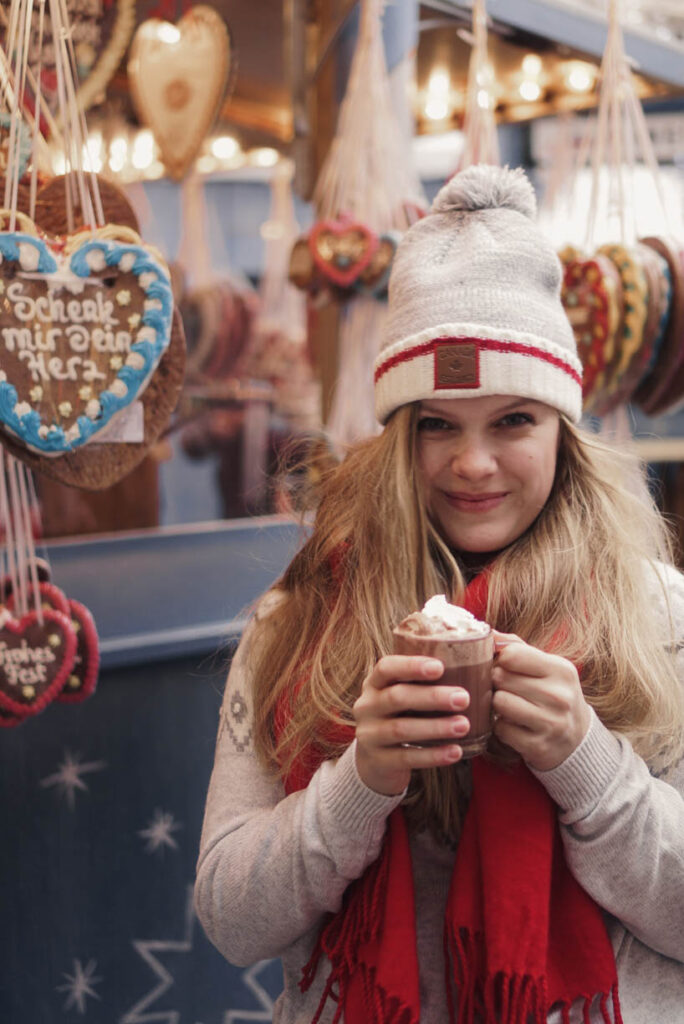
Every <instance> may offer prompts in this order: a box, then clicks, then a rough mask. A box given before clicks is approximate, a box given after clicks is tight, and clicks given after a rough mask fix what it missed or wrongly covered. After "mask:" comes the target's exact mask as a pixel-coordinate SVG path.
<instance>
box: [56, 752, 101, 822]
mask: <svg viewBox="0 0 684 1024" xmlns="http://www.w3.org/2000/svg"><path fill="white" fill-rule="evenodd" d="M106 767H107V763H106V761H85V762H81V755H80V754H72V753H71V751H70V750H65V751H64V761H63V762H62V764H60V765H59V766H58V769H57V771H56V772H55V773H54V774H53V775H48V776H47V777H46V778H44V779H41V780H40V784H41V786H43V787H48V786H57V787H58V788H59V791H60V793H62V794H63V795H64V796H65V797H66V800H67V803H68V804H69V808H70V810H72V811H73V809H74V806H75V803H76V790H77V789H82V790H84V791H85V792H86V793H87V792H88V787H87V786H86V784H85V782H84V781H83V779H82V778H81V776H82V775H85V774H86V772H100V771H102V769H103V768H106Z"/></svg>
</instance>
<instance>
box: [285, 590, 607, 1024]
mask: <svg viewBox="0 0 684 1024" xmlns="http://www.w3.org/2000/svg"><path fill="white" fill-rule="evenodd" d="M463 603H464V606H465V607H466V608H467V609H468V610H469V611H471V612H472V613H473V614H474V615H476V616H477V617H478V618H484V617H485V612H486V606H487V578H486V575H485V574H481V575H480V576H477V577H476V578H475V579H474V580H473V581H472V582H471V583H470V584H469V586H468V588H467V590H466V595H465V600H464V602H463ZM279 711H280V714H279V716H278V718H279V723H278V725H279V726H280V727H282V724H283V719H282V717H281V715H282V709H279ZM277 728H278V726H277ZM278 731H279V730H278ZM339 738H340V739H341V740H348V741H349V742H351V740H352V739H353V730H352V729H348V730H344V733H343V734H341V735H340V736H339ZM318 763H320V758H319V759H317V758H316V755H315V751H311V750H308V751H305V753H304V755H303V756H302V757H301V758H300V759H299V760H298V762H297V763H296V764H295V765H294V768H293V770H292V771H291V772H290V773H289V775H288V777H287V779H286V789H287V792H288V793H290V792H294V791H296V790H298V789H303V788H304V787H305V786H306V785H307V784H308V782H309V780H310V778H311V776H312V774H313V772H314V771H315V769H316V767H317V765H318ZM472 771H473V792H472V797H471V800H470V805H469V808H468V812H467V814H466V817H465V821H464V825H463V831H462V834H461V838H460V841H459V844H458V850H457V852H456V859H455V863H454V870H453V874H452V878H451V886H450V889H449V896H448V900H447V907H446V914H445V921H444V949H445V965H446V981H445V984H446V989H447V1000H448V1005H449V1016H450V1020H451V1021H453V1020H454V1019H455V1016H454V1014H455V1009H456V1008H457V1009H458V1024H475V1022H480V1024H530V1022H534V1024H546V1019H547V1013H548V1011H549V1010H550V1008H551V1007H552V1006H554V1005H555V1004H559V1005H560V1007H561V1009H562V1014H563V1022H564V1024H569V1020H570V1018H569V1008H570V1005H571V1004H572V1003H573V1002H574V1001H575V1000H577V999H583V1000H584V1020H585V1021H586V1022H588V1021H589V1009H590V1006H591V1004H592V1003H593V1001H594V999H598V1001H599V1005H600V1011H601V1017H602V1020H603V1021H604V1022H605V1024H612V1021H614V1024H622V1017H621V1014H620V1007H619V1001H618V994H617V973H616V968H615V959H614V956H613V950H612V947H611V945H610V941H609V939H608V935H607V932H606V928H605V924H604V921H603V918H602V916H601V911H600V910H599V908H598V906H597V905H596V904H595V903H594V901H593V900H592V899H591V897H590V896H588V895H587V893H586V892H585V891H584V889H582V887H581V886H580V885H579V883H578V882H577V881H576V880H575V878H574V876H573V875H572V874H571V873H570V870H569V869H568V866H567V864H566V862H565V857H564V853H563V846H562V840H561V836H560V831H559V827H558V822H557V809H556V807H555V805H554V803H553V802H552V801H551V799H550V797H549V796H548V795H547V793H546V790H545V789H544V787H543V786H542V785H541V783H539V782H538V781H537V779H536V778H535V777H534V776H533V775H532V774H531V772H529V771H528V769H527V768H526V767H525V766H524V764H522V762H520V763H519V764H517V765H516V766H515V767H514V768H512V769H511V768H501V767H498V766H497V765H494V764H492V763H491V762H490V761H488V760H486V759H485V758H481V757H480V758H476V759H475V760H474V761H473V764H472ZM323 955H325V957H327V959H328V961H329V962H330V965H331V970H330V973H329V976H328V979H327V983H326V986H325V990H324V992H323V996H322V998H321V1001H320V1004H319V1006H318V1009H317V1011H316V1014H315V1015H314V1018H313V1021H312V1024H316V1022H317V1021H319V1020H320V1016H321V1013H322V1012H323V1008H324V1006H325V1004H326V1003H327V1001H328V999H329V998H332V999H334V1000H336V1001H337V1004H338V1005H337V1010H336V1013H335V1017H334V1021H335V1022H338V1021H340V1020H341V1019H342V1013H343V1012H344V1020H345V1021H346V1024H390V1022H391V1024H418V1022H419V1020H420V999H419V987H418V958H417V954H416V923H415V914H414V898H413V871H412V865H411V854H410V848H409V841H408V832H407V828H406V822H405V819H404V815H403V812H402V810H401V808H398V809H397V810H395V811H394V812H393V813H392V814H391V815H390V818H389V823H388V828H387V833H386V836H385V840H384V843H383V847H382V850H381V853H380V856H379V857H378V859H377V860H376V861H375V862H374V863H373V864H371V865H370V867H369V868H368V869H367V870H366V872H365V873H364V874H363V875H362V876H361V878H359V879H357V881H355V882H353V883H352V884H351V885H350V886H349V887H348V889H347V891H346V893H345V896H344V903H343V906H342V909H341V910H340V911H339V912H338V913H337V914H335V915H331V916H329V917H328V918H327V919H326V921H325V922H324V924H323V927H322V929H321V932H320V934H319V936H318V941H317V944H316V947H315V949H314V951H313V954H312V956H311V959H310V961H309V963H308V964H307V965H306V966H305V968H304V971H303V978H302V981H301V982H300V987H301V989H302V991H304V992H305V991H306V990H307V989H308V988H309V987H310V986H311V984H312V982H313V980H314V977H315V975H316V972H317V970H318V968H319V965H320V960H321V957H322V956H323ZM609 998H610V999H612V1004H613V1018H612V1019H611V1016H610V1013H609V1009H608V1001H609Z"/></svg>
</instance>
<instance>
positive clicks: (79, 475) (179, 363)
mask: <svg viewBox="0 0 684 1024" xmlns="http://www.w3.org/2000/svg"><path fill="white" fill-rule="evenodd" d="M184 368H185V337H184V334H183V322H182V320H181V317H180V313H179V312H178V310H174V315H173V325H172V328H171V344H170V345H169V347H168V349H167V350H166V352H165V353H164V355H163V356H162V359H161V362H160V364H159V366H158V367H157V369H156V371H155V372H154V374H153V375H152V380H151V381H150V383H149V384H148V385H147V386H146V388H145V390H144V392H143V394H142V399H141V400H142V406H143V418H144V435H145V439H144V441H143V442H142V443H139V442H136V441H130V442H129V441H126V442H120V443H114V442H108V441H101V442H98V443H97V444H86V445H83V447H81V448H78V449H77V450H76V451H74V452H67V453H66V454H65V455H61V456H60V457H59V458H58V459H55V458H50V457H48V456H45V455H38V454H36V453H35V452H32V451H30V450H29V449H28V448H26V447H25V446H24V445H22V444H19V443H16V442H14V441H13V440H12V438H11V436H10V435H9V434H8V433H7V432H6V431H4V430H0V440H1V441H2V444H3V445H4V446H5V448H7V450H8V451H9V452H10V453H11V454H12V455H14V456H15V458H18V459H21V460H22V461H23V462H25V463H26V464H27V465H28V466H30V468H31V469H33V470H36V471H37V472H39V473H42V474H43V475H44V476H48V477H50V478H51V479H52V480H57V481H59V482H60V483H62V484H66V485H67V486H69V487H78V488H80V489H82V490H87V491H101V490H104V489H106V488H108V487H111V486H112V485H114V484H116V483H118V481H119V480H121V479H122V478H123V477H124V476H126V475H127V474H128V473H130V472H131V471H132V470H133V469H135V467H136V466H137V465H138V464H139V463H140V462H141V461H142V460H143V459H144V458H145V455H146V454H147V452H148V449H149V447H150V445H152V444H154V442H155V441H156V440H157V439H158V438H159V436H160V434H161V433H162V431H163V429H164V427H165V426H166V424H167V423H168V420H169V417H170V415H171V413H172V412H173V410H174V409H175V407H176V405H177V403H178V398H179V395H180V391H181V388H182V386H183V374H184ZM0 425H1V424H0ZM111 500H112V501H115V500H117V499H116V497H112V499H111Z"/></svg>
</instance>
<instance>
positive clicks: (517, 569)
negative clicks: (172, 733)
mask: <svg viewBox="0 0 684 1024" xmlns="http://www.w3.org/2000/svg"><path fill="white" fill-rule="evenodd" d="M416 423H417V405H409V406H404V407H402V408H400V409H398V410H397V412H396V413H395V414H394V415H393V416H392V418H391V419H390V421H389V422H388V424H387V426H386V427H385V429H384V431H383V433H382V434H380V435H379V436H377V437H375V438H372V439H369V440H366V441H363V442H361V443H360V444H358V445H357V446H355V447H354V448H353V449H352V450H351V451H350V452H349V454H348V455H347V457H346V458H345V459H344V461H342V462H341V463H340V464H339V465H338V466H336V467H335V468H334V469H331V470H329V471H328V472H327V473H326V474H325V476H324V478H323V480H322V481H321V485H320V488H319V501H318V506H317V510H316V516H315V523H314V527H313V532H312V534H311V536H310V538H309V539H308V540H307V541H306V543H305V544H304V545H303V547H302V548H301V550H300V551H299V553H298V554H297V555H296V556H295V558H294V559H293V561H292V562H291V564H290V566H289V567H288V569H287V570H286V571H285V573H284V575H283V576H282V578H281V579H280V580H279V581H278V583H277V588H278V589H279V590H280V591H281V593H282V595H283V596H282V600H281V601H280V602H279V603H278V604H277V606H276V608H275V609H274V611H273V612H272V613H271V614H270V615H268V616H266V617H264V618H263V619H262V620H260V621H258V622H257V623H256V624H255V626H254V634H253V641H252V643H251V645H250V651H251V654H250V658H251V674H252V677H253V679H254V707H255V725H256V728H255V736H256V749H257V752H258V754H259V756H260V757H261V759H262V761H263V762H264V764H265V765H267V766H269V767H270V768H271V769H274V770H276V771H278V772H280V773H282V774H285V773H287V771H288V770H289V768H290V767H291V765H292V763H293V761H294V760H295V759H296V758H297V757H298V756H299V755H300V754H301V753H302V751H304V750H305V749H307V748H309V747H310V746H311V745H312V744H313V745H315V746H316V747H317V749H318V751H319V753H320V755H321V756H323V757H326V758H328V757H335V756H338V755H339V754H340V753H341V751H342V749H343V746H344V744H342V743H341V742H340V741H339V738H338V739H335V738H334V729H332V728H331V726H335V725H339V724H340V723H348V724H352V721H353V720H352V715H351V708H352V705H353V703H354V701H355V699H356V697H357V696H358V694H359V692H360V688H361V684H362V682H363V679H364V678H365V676H366V675H367V674H368V672H369V671H370V669H371V668H372V666H373V665H374V664H375V662H376V661H377V659H378V658H379V657H380V656H381V655H383V654H386V653H388V652H389V651H390V650H391V630H392V627H393V626H394V625H395V624H396V623H397V622H399V621H400V620H401V619H402V618H404V617H405V616H406V615H407V614H408V613H409V612H411V611H414V610H415V609H416V608H420V607H422V605H423V603H424V602H425V600H426V599H427V598H428V597H430V596H431V595H432V594H434V593H439V592H446V593H447V594H451V598H452V600H454V601H456V602H459V601H460V600H461V599H462V597H463V593H464V589H465V581H464V578H463V574H462V572H461V569H460V568H459V564H458V560H457V558H456V557H454V555H453V554H452V552H451V551H449V549H448V548H447V547H446V545H445V544H444V542H443V541H442V540H441V538H440V537H439V536H438V534H437V533H436V531H435V530H434V528H433V526H432V524H431V522H430V519H429V516H428V512H427V510H426V507H425V501H424V499H423V494H422V485H421V482H420V475H419V473H418V471H417V458H416V440H415V439H416ZM633 466H634V463H633V460H631V459H630V458H628V457H626V456H621V455H619V454H618V453H617V452H616V451H615V450H614V449H613V448H611V447H608V446H606V445H604V444H603V443H602V442H601V441H600V440H599V439H597V438H596V437H595V436H594V435H590V434H588V433H586V432H585V431H583V430H580V429H578V428H575V427H573V426H572V424H570V423H569V422H568V421H567V420H565V419H564V418H563V417H561V427H560V442H559V453H558V464H557V469H556V475H555V480H554V485H553V488H552V491H551V494H550V496H549V499H548V501H547V503H546V506H545V507H544V509H543V510H542V512H541V513H540V515H539V516H538V518H537V519H536V520H535V522H534V524H533V525H532V527H530V529H529V530H527V531H526V533H524V534H523V535H522V536H521V537H520V538H518V540H516V541H515V542H514V543H513V544H512V545H510V547H508V548H507V549H506V550H505V551H503V552H502V553H501V554H500V555H499V556H498V557H497V558H496V559H495V561H494V562H493V563H492V566H491V576H490V583H489V597H488V608H487V620H488V621H489V622H490V623H491V624H492V625H493V626H494V627H496V628H497V629H501V630H503V631H505V632H514V633H517V634H518V635H519V636H521V637H522V638H523V639H524V640H526V641H527V642H529V643H531V644H534V645H535V646H538V647H540V648H542V649H548V648H549V646H550V645H553V648H554V650H555V651H556V652H557V653H559V654H562V655H564V656H565V657H567V658H569V659H570V660H572V661H573V662H574V663H575V664H577V665H579V666H581V670H582V685H583V689H584V693H585V695H586V698H587V700H588V701H589V703H591V704H592V705H593V707H594V708H595V709H596V712H597V714H598V716H599V718H600V719H601V720H602V721H603V722H604V723H605V724H606V725H607V726H608V727H609V728H611V729H615V730H618V731H620V732H622V733H624V734H626V735H627V736H628V737H629V739H630V740H631V742H632V743H633V745H634V747H635V749H636V750H637V751H638V752H639V753H640V754H641V755H642V756H643V757H644V758H645V759H646V760H647V761H649V762H650V763H651V764H653V765H654V766H656V765H657V766H658V767H661V768H662V767H666V766H668V765H670V764H672V763H674V761H675V760H676V759H677V758H678V757H679V756H680V754H681V752H682V746H683V743H684V741H683V738H682V721H683V711H682V699H681V688H680V686H679V683H678V680H677V677H676V674H675V667H674V658H673V654H672V651H671V649H670V646H668V642H669V643H670V644H671V641H672V629H671V623H664V622H663V621H662V620H661V619H660V618H658V617H657V616H654V615H650V614H648V612H649V611H650V603H649V602H650V599H649V598H648V597H647V596H646V595H647V594H648V593H649V592H651V593H652V592H653V590H654V587H655V588H657V587H658V586H660V587H661V588H662V591H663V594H664V604H665V607H667V595H666V585H665V583H664V582H662V571H661V572H660V573H658V572H657V571H656V568H655V564H656V561H664V562H671V560H672V556H671V549H670V545H669V540H668V532H667V529H666V526H665V524H664V522H663V520H662V517H661V516H660V514H659V513H658V511H657V509H656V508H655V506H654V505H653V503H652V502H651V501H650V499H648V498H647V496H646V491H645V488H644V493H643V494H641V493H635V492H634V489H633V488H632V487H630V486H629V482H628V481H629V479H630V474H632V473H633ZM632 479H633V476H632ZM511 581H515V585H511ZM559 638H561V639H560V640H559ZM284 699H287V700H288V708H289V714H288V715H287V716H286V717H287V723H286V725H285V727H284V728H283V729H279V730H278V733H279V734H278V737H277V738H276V730H275V728H274V721H275V716H276V709H277V708H278V707H279V706H281V701H282V700H284ZM417 775H419V778H418V779H417V780H416V782H415V784H414V786H413V787H412V789H413V797H412V800H411V801H410V802H411V803H412V804H413V805H414V806H418V805H419V806H420V814H419V816H418V817H419V819H420V822H421V823H431V824H433V825H434V824H435V823H437V825H438V826H439V827H440V829H441V830H442V831H443V832H446V833H447V834H449V833H450V832H453V830H454V827H455V826H456V822H455V819H454V815H455V810H454V805H455V800H454V799H453V798H454V795H455V789H456V788H457V783H456V782H455V781H454V780H455V778H456V776H455V773H454V772H453V771H452V770H451V769H437V770H433V771H429V772H421V773H417Z"/></svg>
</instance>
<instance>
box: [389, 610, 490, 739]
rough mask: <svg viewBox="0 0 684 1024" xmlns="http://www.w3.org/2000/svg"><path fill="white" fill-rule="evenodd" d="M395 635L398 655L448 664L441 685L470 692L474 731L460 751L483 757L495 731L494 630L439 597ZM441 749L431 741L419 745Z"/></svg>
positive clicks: (468, 714)
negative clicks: (436, 660)
mask: <svg viewBox="0 0 684 1024" xmlns="http://www.w3.org/2000/svg"><path fill="white" fill-rule="evenodd" d="M393 635H394V653H395V654H421V655H425V656H427V657H431V658H438V659H439V660H440V661H441V662H443V664H444V674H443V675H442V676H441V677H440V678H439V679H438V680H437V684H438V685H444V686H461V687H463V689H464V690H467V691H468V693H469V694H470V704H469V705H468V707H467V708H466V709H465V711H463V714H464V715H465V716H466V717H467V718H468V719H469V720H470V730H469V732H468V733H467V734H466V735H465V736H464V737H463V739H462V740H460V741H459V745H460V746H461V747H462V748H463V756H464V757H475V755H477V754H481V753H483V752H484V750H485V749H486V746H487V740H488V739H489V737H490V735H491V731H492V729H491V707H492V663H493V659H494V637H493V634H492V631H491V628H490V627H489V626H488V625H487V623H486V622H480V621H479V620H478V619H476V618H475V616H474V615H471V614H470V612H468V611H466V610H465V609H464V608H459V607H457V606H456V605H452V604H449V603H448V602H447V601H446V598H445V597H444V595H438V596H435V597H432V598H430V600H429V601H428V602H427V603H426V605H425V607H424V608H423V610H422V611H420V612H413V613H412V614H411V615H409V616H407V617H406V618H405V619H404V621H403V622H401V623H400V624H399V625H398V626H397V627H396V628H395V629H394V630H393ZM421 682H424V680H421ZM411 714H412V715H414V716H415V717H417V718H422V717H427V718H432V717H435V716H434V715H432V714H431V713H430V712H411ZM438 714H440V713H438ZM444 714H446V712H445V713H444ZM440 743H441V741H439V740H428V741H427V742H425V743H421V744H420V745H421V746H435V745H439V744H440Z"/></svg>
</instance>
